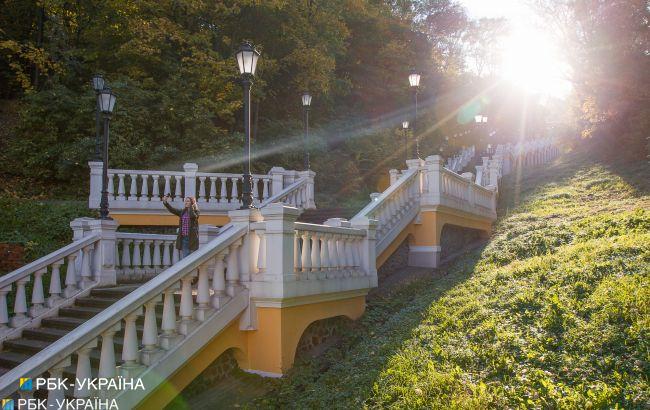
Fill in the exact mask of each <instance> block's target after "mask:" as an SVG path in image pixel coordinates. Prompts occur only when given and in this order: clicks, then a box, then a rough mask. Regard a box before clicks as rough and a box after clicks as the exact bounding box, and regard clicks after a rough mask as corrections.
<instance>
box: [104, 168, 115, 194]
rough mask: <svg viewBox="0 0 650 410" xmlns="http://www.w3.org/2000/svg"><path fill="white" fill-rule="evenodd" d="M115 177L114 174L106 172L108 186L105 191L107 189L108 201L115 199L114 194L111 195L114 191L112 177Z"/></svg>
mask: <svg viewBox="0 0 650 410" xmlns="http://www.w3.org/2000/svg"><path fill="white" fill-rule="evenodd" d="M114 177H115V174H108V186H107V189H106V191H108V199H109V201H112V200H114V199H115V195H113V192H115V186H114V185H113V184H114V182H113V178H114Z"/></svg>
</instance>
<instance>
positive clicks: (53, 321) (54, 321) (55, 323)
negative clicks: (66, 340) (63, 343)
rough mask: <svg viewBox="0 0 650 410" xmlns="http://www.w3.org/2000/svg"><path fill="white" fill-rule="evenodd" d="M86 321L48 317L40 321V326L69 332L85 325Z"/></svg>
mask: <svg viewBox="0 0 650 410" xmlns="http://www.w3.org/2000/svg"><path fill="white" fill-rule="evenodd" d="M86 320H87V319H82V318H77V317H49V318H46V319H43V320H42V321H41V326H43V327H49V328H56V329H66V330H68V331H70V330H72V329H75V328H76V327H78V326H80V325H81V324H83V323H85V322H86Z"/></svg>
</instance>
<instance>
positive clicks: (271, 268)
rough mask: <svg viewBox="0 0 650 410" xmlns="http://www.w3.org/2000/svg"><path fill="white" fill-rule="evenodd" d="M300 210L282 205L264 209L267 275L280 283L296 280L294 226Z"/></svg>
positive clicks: (269, 206) (271, 205)
mask: <svg viewBox="0 0 650 410" xmlns="http://www.w3.org/2000/svg"><path fill="white" fill-rule="evenodd" d="M299 215H300V210H298V209H297V208H293V207H290V206H284V205H282V204H278V203H275V204H269V205H268V206H266V207H264V208H262V216H263V217H264V224H265V225H266V230H265V232H264V239H265V240H266V274H265V276H266V277H268V278H269V279H273V280H276V281H277V280H279V281H282V282H284V281H292V280H296V274H295V272H294V265H293V262H294V255H293V252H294V238H295V227H294V224H295V222H296V220H297V219H298V216H299Z"/></svg>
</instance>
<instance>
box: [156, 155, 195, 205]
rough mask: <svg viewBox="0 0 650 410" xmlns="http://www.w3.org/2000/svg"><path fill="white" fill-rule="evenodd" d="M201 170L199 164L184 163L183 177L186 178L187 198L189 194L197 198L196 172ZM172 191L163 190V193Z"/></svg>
mask: <svg viewBox="0 0 650 410" xmlns="http://www.w3.org/2000/svg"><path fill="white" fill-rule="evenodd" d="M198 170H199V166H198V165H197V164H194V163H192V162H188V163H186V164H183V171H184V174H183V179H184V180H185V198H187V197H188V196H193V197H195V198H196V173H197V171H198ZM169 193H170V192H163V195H165V194H169Z"/></svg>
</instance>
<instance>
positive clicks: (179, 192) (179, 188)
mask: <svg viewBox="0 0 650 410" xmlns="http://www.w3.org/2000/svg"><path fill="white" fill-rule="evenodd" d="M174 185H175V187H174V198H173V199H174V200H175V199H183V176H182V175H174Z"/></svg>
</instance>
